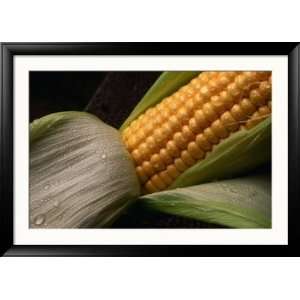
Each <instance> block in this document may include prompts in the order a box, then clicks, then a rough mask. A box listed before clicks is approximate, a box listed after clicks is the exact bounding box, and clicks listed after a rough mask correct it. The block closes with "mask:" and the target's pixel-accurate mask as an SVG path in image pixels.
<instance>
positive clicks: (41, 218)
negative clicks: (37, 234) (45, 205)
mask: <svg viewBox="0 0 300 300" xmlns="http://www.w3.org/2000/svg"><path fill="white" fill-rule="evenodd" d="M44 222H45V216H44V215H38V216H37V217H36V218H35V219H34V224H35V225H42V224H43V223H44Z"/></svg>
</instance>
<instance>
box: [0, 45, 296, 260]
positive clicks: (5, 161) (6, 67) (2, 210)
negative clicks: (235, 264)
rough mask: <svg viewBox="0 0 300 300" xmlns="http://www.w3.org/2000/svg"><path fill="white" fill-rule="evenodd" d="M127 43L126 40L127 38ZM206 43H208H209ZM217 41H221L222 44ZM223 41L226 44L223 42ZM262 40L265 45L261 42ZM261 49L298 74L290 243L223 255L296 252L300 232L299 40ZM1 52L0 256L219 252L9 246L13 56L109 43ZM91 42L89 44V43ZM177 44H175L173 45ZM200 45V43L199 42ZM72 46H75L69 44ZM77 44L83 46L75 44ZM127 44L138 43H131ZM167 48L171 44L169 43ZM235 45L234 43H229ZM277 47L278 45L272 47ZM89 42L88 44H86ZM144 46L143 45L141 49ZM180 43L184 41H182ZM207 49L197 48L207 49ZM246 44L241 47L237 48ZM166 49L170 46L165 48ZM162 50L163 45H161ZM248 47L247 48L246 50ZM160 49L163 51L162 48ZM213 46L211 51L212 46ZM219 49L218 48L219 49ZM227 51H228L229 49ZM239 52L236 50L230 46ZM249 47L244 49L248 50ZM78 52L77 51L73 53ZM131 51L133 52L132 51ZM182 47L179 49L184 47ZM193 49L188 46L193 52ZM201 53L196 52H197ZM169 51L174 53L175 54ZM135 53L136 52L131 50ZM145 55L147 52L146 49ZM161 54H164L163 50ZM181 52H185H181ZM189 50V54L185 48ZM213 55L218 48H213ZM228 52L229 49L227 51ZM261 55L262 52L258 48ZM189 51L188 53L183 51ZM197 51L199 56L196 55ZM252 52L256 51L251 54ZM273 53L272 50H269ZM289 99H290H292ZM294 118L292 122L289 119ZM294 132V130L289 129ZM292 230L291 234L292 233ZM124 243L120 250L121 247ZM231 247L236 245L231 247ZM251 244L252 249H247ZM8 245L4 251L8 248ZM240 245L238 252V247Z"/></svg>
mask: <svg viewBox="0 0 300 300" xmlns="http://www.w3.org/2000/svg"><path fill="white" fill-rule="evenodd" d="M127 44H128V43H127ZM208 44H209V43H208ZM221 44H222V43H221ZM224 44H225V45H226V43H224ZM266 44H267V46H266ZM266 44H265V47H266V48H265V49H264V50H263V52H264V53H265V54H267V53H266V52H268V51H269V50H270V49H272V51H274V52H275V53H274V52H273V55H278V54H285V55H288V72H289V77H290V76H295V78H297V81H296V82H291V80H289V95H288V97H289V124H288V125H289V133H288V136H289V141H288V145H289V162H288V164H289V183H288V186H289V190H288V195H289V199H294V200H295V201H294V202H291V201H290V202H289V219H288V222H289V229H290V230H289V247H288V248H290V249H286V246H274V247H275V248H273V247H272V249H271V247H267V246H262V245H261V246H258V247H257V246H253V247H249V250H242V249H247V248H248V247H239V246H233V248H232V246H228V247H224V249H225V248H228V250H227V251H225V253H224V254H225V256H232V254H236V255H238V256H240V255H241V256H244V255H245V254H249V253H250V252H251V253H252V255H254V256H261V255H263V256H273V255H276V256H278V255H279V256H290V255H291V254H292V255H296V256H298V255H299V253H297V244H296V242H297V239H298V240H299V233H296V228H297V227H293V226H295V224H297V223H296V215H295V214H296V212H297V211H298V210H297V205H298V204H296V203H297V201H296V199H297V198H298V197H297V196H299V183H298V178H299V177H298V175H299V149H298V135H299V134H298V128H299V114H300V112H299V57H300V47H299V43H283V44H279V45H278V44H277V43H270V44H268V43H266ZM0 45H1V47H0V52H1V53H0V54H1V63H2V66H1V72H0V96H1V106H0V109H1V111H0V113H1V115H0V116H1V121H0V129H1V131H0V132H1V140H0V150H1V164H0V167H1V169H0V171H1V177H2V180H0V185H1V199H0V224H1V228H0V232H1V241H2V243H1V248H0V255H2V254H3V253H5V256H31V255H33V256H47V255H48V256H101V255H103V256H160V255H162V256H173V255H174V254H176V256H203V254H208V256H211V255H213V256H218V253H219V249H217V247H216V246H213V247H211V246H204V247H201V246H198V247H197V246H186V245H181V246H177V247H176V246H171V247H170V246H167V245H165V246H157V245H156V246H152V247H151V246H145V245H140V246H133V245H128V246H124V245H116V246H99V247H97V246H94V247H91V246H82V245H81V246H79V245H78V246H65V245H61V246H59V247H56V246H38V245H34V246H29V245H27V246H20V245H16V246H13V201H12V200H13V102H12V100H13V55H15V54H16V55H18V54H20V55H21V54H23V55H32V54H42V55H43V54H44V55H45V54H48V55H51V54H52V55H57V54H65V55H72V54H77V55H78V53H79V54H81V55H91V54H94V53H95V52H101V51H99V49H100V48H101V47H103V46H106V47H104V48H105V50H102V53H98V54H100V55H101V54H102V55H103V54H105V52H106V51H111V49H109V46H110V43H108V44H105V43H97V44H90V43H89V44H84V43H83V44H82V43H77V44H76V43H4V44H0ZM93 45H94V47H93ZM151 45H152V51H150V52H154V53H151V54H155V52H156V51H157V47H159V46H160V44H159V43H157V44H155V43H154V44H152V43H148V44H146V45H145V44H143V45H140V46H141V47H138V48H139V49H138V50H136V51H137V52H139V51H140V52H145V51H147V50H145V49H148V47H150V48H151ZM175 45H178V44H175ZM200 45H201V44H200ZM248 45H250V46H252V47H255V46H256V44H251V43H250V44H249V43H248ZM73 46H74V47H73ZM80 46H82V47H80ZM120 46H122V43H117V44H115V43H114V44H113V52H114V54H120V53H118V52H119V51H121V52H122V51H125V52H126V51H127V52H131V51H130V48H131V47H130V46H129V48H128V49H127V47H126V43H123V46H124V48H123V47H121V48H123V49H121V50H118V47H120ZM131 46H133V47H134V46H137V45H135V43H134V44H133V45H132V44H131ZM168 46H169V47H170V46H172V45H170V44H169V45H168ZM186 46H189V47H192V46H195V44H189V45H186ZM231 46H234V44H231ZM276 46H279V47H276ZM88 47H90V48H89V49H86V48H88ZM144 47H145V48H144ZM182 47H183V48H184V45H182ZM179 48H180V49H178V52H181V51H182V49H183V48H181V47H179ZM206 48H207V49H205V50H203V49H202V51H204V52H205V51H208V50H210V49H209V46H207V47H206ZM242 48H243V49H245V47H244V46H243V47H242ZM169 49H170V48H169ZM195 49H196V50H195V51H196V52H197V51H198V48H197V46H195ZM164 50H165V51H167V48H166V49H164ZM251 50H252V49H250V50H249V52H251ZM165 51H162V52H165ZM215 51H216V50H215ZM218 51H219V50H218ZM228 51H229V50H228ZM235 51H238V50H235ZM247 51H248V50H247ZM75 52H77V53H75ZM133 52H135V51H133ZM183 52H184V51H183ZM192 52H193V51H192ZM200 52H201V51H200ZM175 53H176V52H174V53H173V54H175ZM130 54H135V53H132V52H131V53H130ZM149 54H150V53H149ZM162 54H165V53H162ZM181 54H186V53H181ZM189 54H190V55H191V54H192V53H189ZM214 54H217V53H214ZM231 54H232V53H231ZM260 54H261V53H260ZM187 55H188V54H187ZM200 55H203V53H202V54H200ZM229 55H230V54H229ZM254 55H255V54H254ZM271 55H272V54H271ZM292 100H293V101H292ZM292 120H293V121H292ZM292 132H293V133H292ZM292 214H293V215H294V218H293V219H292V218H291V215H292ZM292 228H294V229H293V235H292V234H291V232H292V230H291V229H292ZM121 248H123V249H121ZM233 249H236V250H234V251H232V250H233ZM250 249H251V250H250ZM7 250H8V251H7ZM241 250H242V251H241Z"/></svg>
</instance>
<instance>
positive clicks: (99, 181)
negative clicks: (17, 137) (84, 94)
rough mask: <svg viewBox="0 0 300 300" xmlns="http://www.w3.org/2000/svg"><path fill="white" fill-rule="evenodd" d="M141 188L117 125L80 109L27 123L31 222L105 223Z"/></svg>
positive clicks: (61, 224) (45, 225)
mask: <svg viewBox="0 0 300 300" xmlns="http://www.w3.org/2000/svg"><path fill="white" fill-rule="evenodd" d="M139 194H140V186H139V182H138V179H137V176H136V173H135V169H134V165H133V162H132V160H131V157H130V155H129V153H128V152H127V150H126V149H125V147H124V145H123V143H122V140H121V137H120V133H119V131H118V130H116V129H114V128H112V127H110V126H108V125H106V124H104V123H103V122H102V121H100V120H99V119H98V118H97V117H95V116H93V115H90V114H88V113H83V112H61V113H55V114H51V115H48V116H45V117H43V118H41V119H38V120H36V121H34V122H33V123H32V124H31V125H30V215H29V219H30V227H32V228H81V227H105V226H108V225H109V224H110V223H111V222H112V221H113V220H114V219H115V218H116V217H117V216H118V215H119V214H120V213H121V212H122V210H123V209H124V208H126V207H127V206H128V204H129V203H131V201H132V200H133V199H135V198H136V197H137V196H138V195H139Z"/></svg>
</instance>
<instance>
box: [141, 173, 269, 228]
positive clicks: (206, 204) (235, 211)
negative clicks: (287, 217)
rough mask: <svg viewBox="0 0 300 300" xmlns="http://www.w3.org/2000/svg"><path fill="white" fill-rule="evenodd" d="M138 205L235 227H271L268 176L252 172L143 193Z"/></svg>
mask: <svg viewBox="0 0 300 300" xmlns="http://www.w3.org/2000/svg"><path fill="white" fill-rule="evenodd" d="M137 205H138V206H139V207H140V208H143V209H146V210H147V209H148V210H149V209H150V210H156V211H160V212H163V213H167V214H173V215H177V216H181V217H186V218H191V219H194V220H201V221H205V222H209V223H215V224H220V225H225V226H228V227H234V228H270V227H271V178H270V176H269V175H255V176H249V177H241V178H237V179H230V180H223V181H219V182H211V183H205V184H201V185H197V186H192V187H187V188H177V189H173V190H168V191H163V192H159V193H154V194H149V195H144V196H142V197H141V198H140V201H139V202H138V203H137Z"/></svg>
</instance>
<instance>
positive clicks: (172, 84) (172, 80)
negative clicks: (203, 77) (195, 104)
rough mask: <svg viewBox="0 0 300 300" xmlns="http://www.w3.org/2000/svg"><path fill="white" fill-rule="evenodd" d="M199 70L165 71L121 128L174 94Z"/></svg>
mask: <svg viewBox="0 0 300 300" xmlns="http://www.w3.org/2000/svg"><path fill="white" fill-rule="evenodd" d="M199 73H200V72H199V71H180V72H179V71H170V72H164V73H163V74H162V75H161V76H160V77H159V78H158V79H157V80H156V81H155V83H154V84H153V85H152V87H151V88H150V89H149V90H148V92H147V93H146V94H145V96H144V97H143V98H142V99H141V101H140V102H139V103H138V105H137V106H136V107H135V108H134V110H133V111H132V112H131V114H130V115H129V117H128V118H127V119H126V120H125V122H124V123H123V125H122V126H121V128H120V130H121V131H122V130H124V129H125V128H126V127H127V126H128V125H129V124H130V123H131V122H132V121H133V120H135V119H136V118H137V117H138V116H139V115H140V114H142V113H143V112H144V111H146V110H147V109H148V108H149V107H151V106H153V105H155V104H157V103H159V102H160V101H161V100H162V99H163V98H165V97H167V96H169V95H171V94H173V93H174V92H175V91H176V90H177V89H178V88H180V87H181V86H183V85H185V84H187V83H188V82H189V81H190V80H192V79H193V78H194V77H196V76H197V75H198V74H199Z"/></svg>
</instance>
